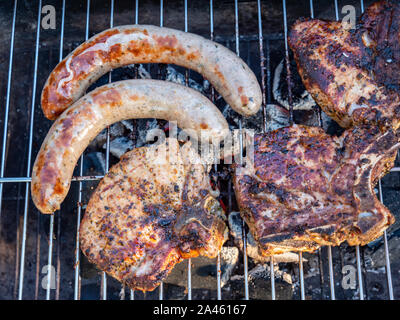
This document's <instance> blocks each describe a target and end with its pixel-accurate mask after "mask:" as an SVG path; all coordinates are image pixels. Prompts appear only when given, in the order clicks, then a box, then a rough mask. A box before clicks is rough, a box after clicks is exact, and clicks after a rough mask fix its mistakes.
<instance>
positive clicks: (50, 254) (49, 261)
mask: <svg viewBox="0 0 400 320" xmlns="http://www.w3.org/2000/svg"><path fill="white" fill-rule="evenodd" d="M64 19H65V0H63V2H62V13H61V35H60V53H59V59H58V61H59V62H60V61H61V60H62V58H63V44H64ZM59 228H60V226H59ZM53 234H54V213H52V214H51V215H50V231H49V250H48V257H47V266H48V267H49V269H48V272H49V273H52V272H53V268H52V266H53ZM53 276H55V275H50V276H48V277H47V286H46V300H50V290H51V279H52V278H53Z"/></svg>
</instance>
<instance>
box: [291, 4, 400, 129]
mask: <svg viewBox="0 0 400 320" xmlns="http://www.w3.org/2000/svg"><path fill="white" fill-rule="evenodd" d="M399 36H400V3H398V1H378V2H376V3H374V4H373V5H371V6H370V7H369V8H368V9H367V10H366V12H365V13H364V14H363V15H362V17H361V18H360V20H359V21H358V23H357V25H356V28H355V29H349V28H347V27H346V26H345V25H344V24H343V25H342V22H340V21H339V22H336V21H323V20H318V19H302V20H299V21H297V22H296V23H295V24H294V25H293V26H292V29H291V31H290V34H289V37H288V40H289V45H290V47H291V49H292V51H293V53H294V57H295V60H296V63H297V66H298V71H299V73H300V76H301V78H302V80H303V82H304V85H305V87H306V89H307V91H309V92H310V93H311V95H312V96H313V98H314V99H315V101H316V102H317V103H318V104H319V105H320V106H321V108H322V109H323V110H324V111H325V112H326V113H327V114H328V115H329V116H331V117H332V118H333V119H334V120H335V121H336V122H337V123H338V124H339V125H341V126H342V127H344V128H347V127H350V126H352V125H354V124H366V123H369V124H374V125H375V124H377V125H378V126H379V127H380V128H381V129H382V130H386V128H389V127H392V128H394V129H396V128H398V126H399V123H400V87H399V85H400V43H399V41H400V38H399Z"/></svg>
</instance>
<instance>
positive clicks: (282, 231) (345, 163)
mask: <svg viewBox="0 0 400 320" xmlns="http://www.w3.org/2000/svg"><path fill="white" fill-rule="evenodd" d="M399 146H400V143H399V142H398V136H397V135H396V134H395V133H394V132H393V130H391V129H389V130H387V131H386V132H385V133H379V129H378V128H376V127H374V128H370V127H369V128H368V127H366V128H355V129H348V130H346V131H345V132H344V133H343V135H342V136H340V137H336V136H329V135H328V134H326V133H325V132H324V131H323V130H322V129H321V128H318V127H307V126H300V125H293V126H291V127H286V128H281V129H278V130H275V131H272V132H269V133H266V134H259V135H256V136H255V139H254V162H253V161H252V159H251V158H250V156H247V157H246V158H245V160H246V163H245V165H244V166H240V165H235V175H234V186H235V194H236V199H237V201H238V204H239V208H240V211H241V215H242V217H243V218H244V219H245V221H246V223H247V224H248V226H249V228H250V231H251V233H252V235H253V237H254V239H255V240H256V242H257V243H258V246H259V250H260V252H261V253H262V254H263V255H264V256H268V255H270V254H277V253H283V252H286V251H309V252H311V251H314V250H315V249H317V248H318V247H319V246H321V245H339V244H340V243H341V242H343V241H345V240H347V242H348V243H349V244H350V245H357V244H360V245H364V244H366V243H368V242H370V241H372V240H374V239H375V238H377V237H379V236H380V235H381V233H382V232H383V231H384V230H385V229H386V228H387V227H388V226H389V225H390V224H392V223H393V222H394V218H393V216H392V215H391V213H390V212H389V210H388V209H387V208H386V207H385V206H384V205H383V204H382V203H380V202H379V201H378V199H377V197H376V195H375V193H374V191H373V186H374V185H375V184H376V182H377V181H378V179H379V178H380V177H382V176H383V175H384V174H385V173H386V172H387V171H388V170H389V169H390V168H391V167H392V166H393V163H394V159H395V156H396V150H397V148H398V147H399Z"/></svg>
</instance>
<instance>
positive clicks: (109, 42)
mask: <svg viewBox="0 0 400 320" xmlns="http://www.w3.org/2000/svg"><path fill="white" fill-rule="evenodd" d="M133 63H168V64H176V65H180V66H183V67H186V68H189V69H193V70H195V71H197V72H199V73H200V74H202V75H203V76H204V77H205V78H206V79H208V80H209V81H210V82H211V84H212V85H213V86H214V87H215V88H216V90H217V91H218V92H219V93H220V94H221V95H222V96H223V98H224V99H225V101H226V102H227V103H229V104H230V106H231V107H232V108H233V109H234V110H236V111H237V112H239V113H240V114H242V115H245V116H249V115H252V114H255V113H256V112H257V111H258V110H259V108H260V106H261V101H262V97H261V90H260V87H259V84H258V82H257V79H256V77H255V75H254V73H253V72H252V71H251V70H250V68H249V67H248V66H247V65H246V64H245V63H244V61H243V60H241V59H240V58H239V57H237V56H236V55H235V54H234V53H233V52H232V51H230V50H229V49H227V48H225V47H224V46H222V45H220V44H218V43H216V42H213V41H210V40H207V39H205V38H203V37H201V36H198V35H195V34H191V33H186V32H182V31H178V30H174V29H168V28H160V27H156V26H150V25H127V26H120V27H116V28H112V29H108V30H105V31H103V32H101V33H99V34H97V35H95V36H93V37H92V38H91V39H89V40H88V41H86V42H84V43H83V44H81V45H80V46H79V47H78V48H76V49H75V50H74V51H73V52H71V53H70V54H69V55H68V56H67V57H66V58H65V59H64V60H62V61H61V62H60V63H59V64H58V65H57V66H56V67H55V69H54V70H53V71H52V73H51V74H50V76H49V78H48V79H47V82H46V84H45V86H44V88H43V92H42V102H41V103H42V109H43V112H44V114H45V116H46V117H47V118H48V119H51V120H54V119H56V118H57V117H58V116H59V115H60V114H61V113H62V112H63V111H64V110H65V109H66V108H68V106H70V105H71V104H72V103H73V102H75V101H76V100H78V99H79V98H80V97H81V96H82V95H83V94H84V93H85V91H86V89H87V88H88V87H89V86H90V84H91V83H93V82H94V81H96V80H97V79H98V78H100V77H101V76H102V75H103V74H105V73H106V72H108V71H110V70H112V69H115V68H118V67H121V66H125V65H129V64H133Z"/></svg>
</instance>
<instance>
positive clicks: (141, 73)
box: [138, 64, 151, 79]
mask: <svg viewBox="0 0 400 320" xmlns="http://www.w3.org/2000/svg"><path fill="white" fill-rule="evenodd" d="M138 75H139V77H140V78H142V79H151V75H150V73H149V72H148V71H147V70H146V69H145V68H144V67H143V65H142V64H140V65H139V67H138Z"/></svg>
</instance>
